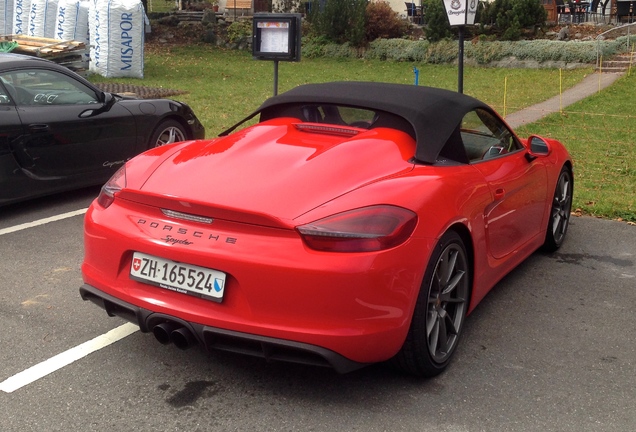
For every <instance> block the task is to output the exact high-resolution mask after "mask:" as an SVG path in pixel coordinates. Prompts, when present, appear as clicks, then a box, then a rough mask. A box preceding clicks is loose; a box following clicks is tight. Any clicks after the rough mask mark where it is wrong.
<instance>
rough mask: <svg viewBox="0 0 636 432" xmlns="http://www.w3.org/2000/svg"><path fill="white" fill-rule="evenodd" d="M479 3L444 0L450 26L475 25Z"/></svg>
mask: <svg viewBox="0 0 636 432" xmlns="http://www.w3.org/2000/svg"><path fill="white" fill-rule="evenodd" d="M478 3H479V1H478V0H444V8H446V13H447V14H448V22H449V24H450V25H451V26H461V25H473V24H475V15H476V14H477V4H478ZM466 9H468V11H467V10H466Z"/></svg>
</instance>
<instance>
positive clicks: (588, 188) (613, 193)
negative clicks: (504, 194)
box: [519, 74, 636, 222]
mask: <svg viewBox="0 0 636 432" xmlns="http://www.w3.org/2000/svg"><path fill="white" fill-rule="evenodd" d="M635 89H636V75H634V74H631V76H624V77H623V78H621V79H619V80H618V81H617V82H616V83H615V84H613V85H612V86H611V87H609V88H607V89H605V90H603V91H601V92H600V93H598V94H596V95H594V96H592V97H589V98H587V99H585V100H583V101H581V102H579V103H576V104H574V105H571V106H569V107H567V108H566V109H565V110H564V112H563V113H562V114H553V115H551V116H548V117H546V118H544V119H542V120H540V121H538V122H535V123H534V124H532V125H528V126H526V127H524V128H522V129H520V130H519V132H520V133H525V134H528V133H536V134H541V135H544V136H547V137H553V138H556V139H558V140H560V141H561V142H563V143H564V144H565V145H566V147H567V148H568V150H569V151H570V153H571V154H572V157H573V158H574V164H575V165H574V169H575V171H574V177H575V183H574V184H575V192H574V208H575V209H578V210H580V211H581V212H582V213H585V214H591V215H595V216H599V217H605V218H611V219H623V220H626V221H630V222H636V109H635V107H636V105H635V104H634V97H635V95H636V92H635Z"/></svg>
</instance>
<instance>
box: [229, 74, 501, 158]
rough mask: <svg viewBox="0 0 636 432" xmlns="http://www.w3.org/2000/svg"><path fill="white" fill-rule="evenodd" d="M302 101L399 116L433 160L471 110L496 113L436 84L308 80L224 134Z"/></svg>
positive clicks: (422, 153) (420, 154) (419, 150)
mask: <svg viewBox="0 0 636 432" xmlns="http://www.w3.org/2000/svg"><path fill="white" fill-rule="evenodd" d="M298 104H334V105H342V106H350V107H355V108H364V109H370V110H380V111H384V112H387V113H390V114H393V115H396V116H399V117H401V118H403V119H404V120H406V121H407V122H408V123H409V124H410V125H411V127H412V128H413V131H414V132H415V137H414V138H415V142H416V150H415V158H416V159H417V160H419V161H421V162H424V163H430V164H432V163H435V161H436V159H437V157H438V155H439V153H440V151H441V150H442V148H443V147H444V145H445V144H446V142H447V141H448V139H449V138H450V137H451V135H452V134H453V132H455V131H456V130H457V128H458V126H459V125H460V122H461V121H462V119H463V118H464V116H465V115H466V113H468V112H469V111H471V110H474V109H475V108H483V109H486V110H488V111H491V112H492V110H491V109H490V107H488V105H486V104H484V103H483V102H481V101H479V100H477V99H475V98H473V97H470V96H466V95H464V94H461V93H457V92H453V91H450V90H444V89H439V88H433V87H424V86H413V85H405V84H388V83H376V82H355V81H343V82H331V83H324V84H306V85H301V86H298V87H296V88H294V89H292V90H289V91H287V92H285V93H282V94H280V95H278V96H274V97H271V98H269V99H267V100H266V101H265V102H264V103H263V104H262V105H261V106H260V107H259V108H258V109H257V110H256V111H255V112H253V113H252V114H251V115H250V116H249V117H247V118H246V119H244V120H242V121H241V122H239V123H238V124H237V125H235V126H233V127H232V128H230V129H228V130H227V131H225V132H223V133H222V134H221V135H227V134H229V133H230V132H231V131H232V130H234V129H235V128H236V127H237V126H239V125H240V124H242V123H243V122H244V121H246V120H249V119H251V118H253V117H254V116H256V115H257V114H261V119H263V118H266V119H267V118H274V117H276V112H277V111H285V109H284V108H285V107H288V106H289V105H298Z"/></svg>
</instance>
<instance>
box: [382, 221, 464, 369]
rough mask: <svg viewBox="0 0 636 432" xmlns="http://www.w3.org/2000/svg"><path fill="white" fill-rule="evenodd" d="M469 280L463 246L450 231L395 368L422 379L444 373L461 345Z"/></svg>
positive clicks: (427, 276) (430, 270)
mask: <svg viewBox="0 0 636 432" xmlns="http://www.w3.org/2000/svg"><path fill="white" fill-rule="evenodd" d="M470 280H471V278H470V267H469V264H468V259H467V255H466V248H465V246H464V243H463V241H462V239H461V237H460V236H459V235H458V234H457V233H456V232H454V231H449V232H447V233H446V234H444V236H442V238H441V239H440V241H439V242H438V243H437V246H436V247H435V250H434V252H433V255H432V256H431V259H430V261H429V263H428V266H427V268H426V273H425V275H424V280H423V282H422V286H421V288H420V294H419V296H418V299H417V304H416V306H415V311H414V312H413V318H412V321H411V327H410V329H409V333H408V335H407V337H406V341H405V342H404V345H403V347H402V349H401V350H400V352H399V353H398V354H397V355H396V356H395V358H394V359H393V362H394V364H395V365H397V366H398V367H399V368H400V369H402V370H403V371H405V372H407V373H410V374H413V375H417V376H422V377H433V376H435V375H438V374H440V373H441V372H443V371H444V369H445V368H446V367H447V366H448V363H449V362H450V360H451V357H452V355H453V353H454V351H455V348H456V347H457V344H458V343H459V338H460V335H461V331H462V328H463V324H464V319H465V317H466V310H467V308H468V301H469V293H470Z"/></svg>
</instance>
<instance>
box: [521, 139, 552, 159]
mask: <svg viewBox="0 0 636 432" xmlns="http://www.w3.org/2000/svg"><path fill="white" fill-rule="evenodd" d="M528 145H529V147H530V149H529V150H528V153H526V159H528V161H529V162H532V161H533V160H535V159H536V158H538V157H545V156H548V155H549V154H550V152H551V151H552V149H551V148H550V144H548V142H547V141H546V140H545V139H543V138H541V137H539V136H536V135H531V136H530V137H529V138H528Z"/></svg>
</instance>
